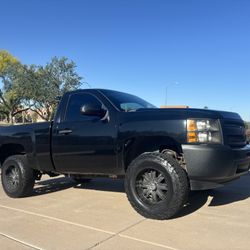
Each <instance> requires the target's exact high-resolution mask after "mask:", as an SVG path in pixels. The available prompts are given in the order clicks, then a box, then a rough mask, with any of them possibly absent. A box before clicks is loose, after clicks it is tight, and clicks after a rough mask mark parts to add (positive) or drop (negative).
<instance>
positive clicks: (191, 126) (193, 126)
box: [187, 120, 197, 131]
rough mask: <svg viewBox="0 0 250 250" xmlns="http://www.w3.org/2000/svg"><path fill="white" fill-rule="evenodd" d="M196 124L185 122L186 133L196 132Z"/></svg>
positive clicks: (189, 121) (192, 121) (190, 121)
mask: <svg viewBox="0 0 250 250" xmlns="http://www.w3.org/2000/svg"><path fill="white" fill-rule="evenodd" d="M196 130H197V124H196V121H195V120H187V131H196Z"/></svg>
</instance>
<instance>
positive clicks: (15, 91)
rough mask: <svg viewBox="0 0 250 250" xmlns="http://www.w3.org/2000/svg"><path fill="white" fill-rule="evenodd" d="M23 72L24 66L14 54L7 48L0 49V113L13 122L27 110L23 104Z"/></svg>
mask: <svg viewBox="0 0 250 250" xmlns="http://www.w3.org/2000/svg"><path fill="white" fill-rule="evenodd" d="M23 73H24V71H23V66H22V65H21V63H20V62H19V61H18V60H17V59H16V58H15V57H14V56H12V55H11V54H10V53H9V52H7V51H5V50H2V51H0V80H1V82H2V85H3V86H2V90H0V113H1V114H4V115H5V117H6V118H7V120H8V122H10V123H13V121H14V119H13V118H14V116H15V115H17V114H19V113H21V112H23V111H24V110H27V108H24V107H23V106H22V99H23V96H22V91H21V90H22V87H21V84H22V83H21V82H20V81H19V79H20V76H21V75H22V74H23ZM22 78H23V77H22Z"/></svg>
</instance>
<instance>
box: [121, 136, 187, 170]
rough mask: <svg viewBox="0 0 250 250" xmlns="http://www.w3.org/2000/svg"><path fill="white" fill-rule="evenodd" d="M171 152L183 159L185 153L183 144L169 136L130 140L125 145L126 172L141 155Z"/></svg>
mask: <svg viewBox="0 0 250 250" xmlns="http://www.w3.org/2000/svg"><path fill="white" fill-rule="evenodd" d="M165 150H167V151H170V152H173V153H174V154H176V155H177V156H178V157H179V156H180V157H182V155H183V151H182V146H181V144H180V143H179V142H178V141H177V140H175V139H174V138H171V137H168V136H164V137H162V136H149V137H144V136H143V137H139V138H132V139H129V140H128V141H127V142H126V143H125V144H124V156H123V157H124V162H123V163H124V170H125V171H126V170H127V168H128V166H129V164H130V163H131V162H132V161H133V160H134V159H135V158H136V157H138V156H139V155H141V154H143V153H145V152H156V151H157V152H163V151H165Z"/></svg>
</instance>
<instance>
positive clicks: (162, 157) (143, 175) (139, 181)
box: [125, 153, 189, 220]
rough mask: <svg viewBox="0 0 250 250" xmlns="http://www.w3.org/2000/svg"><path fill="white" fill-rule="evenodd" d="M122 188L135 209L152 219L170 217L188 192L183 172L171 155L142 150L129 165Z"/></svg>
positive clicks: (183, 201)
mask: <svg viewBox="0 0 250 250" xmlns="http://www.w3.org/2000/svg"><path fill="white" fill-rule="evenodd" d="M125 190H126V193H127V197H128V199H129V201H130V203H131V205H132V206H133V207H134V209H135V210H136V211H137V212H138V213H140V214H141V215H143V216H144V217H147V218H151V219H160V220H163V219H169V218H171V217H173V216H174V215H175V214H176V213H177V212H178V211H179V210H180V209H181V208H182V207H183V205H184V203H185V201H186V200H187V197H188V193H189V182H188V178H187V175H186V172H185V170H184V169H183V168H181V166H180V165H179V163H178V162H177V161H176V160H175V159H173V158H172V157H171V156H170V155H167V154H161V153H144V154H142V155H140V156H139V157H137V158H136V159H135V160H134V161H133V162H132V163H131V164H130V165H129V167H128V169H127V172H126V177H125Z"/></svg>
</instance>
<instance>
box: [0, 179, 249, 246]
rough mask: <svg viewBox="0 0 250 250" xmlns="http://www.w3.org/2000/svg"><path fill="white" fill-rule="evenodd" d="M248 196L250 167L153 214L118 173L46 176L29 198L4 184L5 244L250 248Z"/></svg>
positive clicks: (1, 224)
mask: <svg viewBox="0 0 250 250" xmlns="http://www.w3.org/2000/svg"><path fill="white" fill-rule="evenodd" d="M249 197H250V174H249V175H247V176H245V177H242V178H241V179H240V180H238V181H235V182H233V183H232V184H230V185H228V186H226V187H224V188H220V189H216V190H213V191H207V192H195V193H192V194H191V196H190V199H189V204H188V205H187V206H186V207H185V208H184V209H183V210H182V212H181V213H180V214H179V215H178V216H177V217H176V218H174V219H171V220H168V221H154V220H149V219H145V218H143V217H142V216H140V215H138V214H137V213H136V212H135V211H134V210H133V209H132V208H131V206H130V204H129V203H128V201H127V198H126V195H125V193H124V189H123V182H122V181H121V180H115V181H112V180H108V179H94V180H93V181H92V182H90V183H88V184H83V185H76V183H74V182H73V181H71V180H70V179H68V178H64V177H58V178H54V179H43V180H41V181H40V182H38V183H37V184H36V186H35V193H34V196H32V197H28V198H23V199H10V198H8V197H7V196H6V195H5V194H4V192H3V190H2V188H0V249H2V250H5V249H93V250H97V249H107V250H111V249H133V250H136V249H143V250H146V249H199V250H201V249H202V250H204V249H227V250H228V249H250V198H249Z"/></svg>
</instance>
